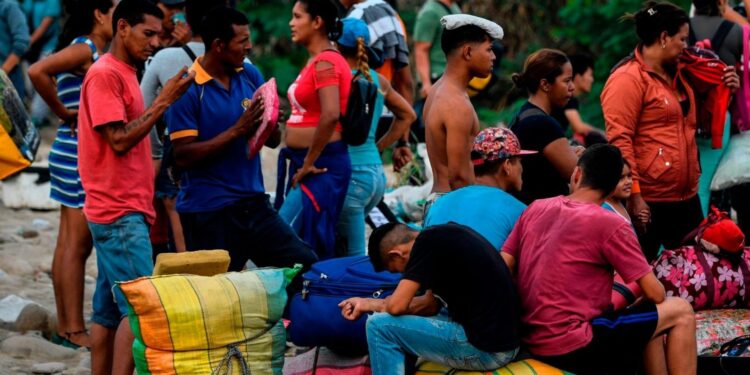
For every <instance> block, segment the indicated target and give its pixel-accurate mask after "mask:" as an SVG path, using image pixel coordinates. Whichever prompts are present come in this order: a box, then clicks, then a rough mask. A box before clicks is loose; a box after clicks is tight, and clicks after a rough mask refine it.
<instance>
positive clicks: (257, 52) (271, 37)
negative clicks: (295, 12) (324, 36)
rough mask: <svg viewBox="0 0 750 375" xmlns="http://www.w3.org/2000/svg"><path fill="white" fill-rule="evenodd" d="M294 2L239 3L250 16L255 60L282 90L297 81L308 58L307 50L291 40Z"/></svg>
mask: <svg viewBox="0 0 750 375" xmlns="http://www.w3.org/2000/svg"><path fill="white" fill-rule="evenodd" d="M292 6H294V1H289V0H241V1H239V2H238V4H237V9H239V10H240V11H242V12H243V13H245V15H247V17H248V19H249V20H250V33H251V35H252V38H253V53H252V56H251V60H252V61H253V64H255V65H257V66H258V68H259V69H260V71H261V72H263V76H264V77H266V79H268V78H270V77H276V81H277V83H278V86H279V91H281V92H286V88H287V87H289V85H291V84H292V82H294V79H295V78H296V77H297V74H298V73H299V71H300V69H301V68H302V66H304V64H305V61H306V59H307V52H306V51H305V50H303V49H302V48H300V47H298V46H295V45H293V44H292V41H291V34H290V32H289V19H290V18H291V17H292Z"/></svg>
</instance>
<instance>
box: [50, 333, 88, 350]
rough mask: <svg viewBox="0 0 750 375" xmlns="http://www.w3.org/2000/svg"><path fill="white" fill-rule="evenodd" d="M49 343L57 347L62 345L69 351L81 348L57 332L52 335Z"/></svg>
mask: <svg viewBox="0 0 750 375" xmlns="http://www.w3.org/2000/svg"><path fill="white" fill-rule="evenodd" d="M49 341H50V342H51V343H53V344H55V345H60V346H63V347H66V348H69V349H78V348H80V347H81V346H80V345H77V344H75V343H73V342H72V341H70V340H68V339H66V338H65V337H63V336H60V334H59V333H57V332H55V333H53V334H52V337H50V339H49Z"/></svg>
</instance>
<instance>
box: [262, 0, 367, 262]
mask: <svg viewBox="0 0 750 375" xmlns="http://www.w3.org/2000/svg"><path fill="white" fill-rule="evenodd" d="M289 27H290V28H291V31H292V41H293V42H294V43H297V44H299V45H302V46H303V47H305V49H307V51H308V53H309V55H310V59H309V60H308V63H307V65H306V66H305V67H304V68H303V69H302V72H300V74H299V76H297V79H296V80H295V81H294V83H293V84H292V85H291V86H290V87H289V90H288V92H287V95H288V97H289V102H290V103H291V106H292V114H291V116H290V117H289V120H288V121H287V129H286V135H285V139H284V141H285V143H286V146H287V147H286V148H284V149H283V150H282V151H281V153H280V155H279V183H278V185H277V195H276V202H275V206H276V207H277V208H279V207H280V210H279V214H280V215H281V217H282V218H284V220H286V222H287V223H289V224H290V225H291V226H292V228H294V229H295V231H296V232H297V234H299V236H300V237H301V238H302V239H303V240H305V241H306V242H307V243H308V244H310V246H312V247H313V249H315V251H316V252H317V254H318V257H319V258H320V259H326V258H331V257H333V256H334V246H335V242H336V239H335V226H336V223H337V222H338V219H339V214H340V212H341V207H342V206H343V203H344V198H345V196H346V191H347V188H348V186H349V180H350V178H351V162H350V159H349V153H348V151H347V145H346V143H344V141H343V140H342V137H341V131H342V127H341V123H340V122H339V118H340V117H341V114H342V113H343V112H344V111H345V110H346V105H347V103H348V99H349V90H350V88H351V80H352V73H351V69H350V68H349V64H347V62H346V60H345V59H344V57H343V56H342V55H341V54H340V53H339V52H338V51H337V50H336V48H335V46H334V44H333V42H335V41H336V40H337V39H338V38H339V36H340V35H341V29H342V24H341V20H340V19H339V15H338V8H337V6H336V5H335V4H334V3H333V1H332V0H300V1H297V2H296V3H295V4H294V8H293V9H292V20H291V21H290V22H289ZM286 159H289V161H290V166H289V174H288V177H289V179H288V180H289V181H288V183H284V179H285V178H286V177H287V176H286V174H287V173H286V170H287V168H286ZM285 191H286V197H284V192H285Z"/></svg>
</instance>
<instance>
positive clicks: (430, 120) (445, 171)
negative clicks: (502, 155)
mask: <svg viewBox="0 0 750 375" xmlns="http://www.w3.org/2000/svg"><path fill="white" fill-rule="evenodd" d="M440 22H441V23H442V25H443V29H444V31H443V35H442V40H441V44H442V48H443V52H444V53H445V56H446V58H447V60H448V62H447V65H446V67H445V73H444V74H443V76H442V77H441V78H440V79H439V80H438V81H437V82H435V84H434V85H433V86H432V90H431V91H430V96H428V97H427V102H426V103H425V107H424V121H425V128H426V134H425V136H426V141H427V155H428V156H429V158H430V163H431V164H432V173H433V176H434V178H435V180H434V183H433V185H432V193H431V194H430V196H429V197H428V199H427V203H426V204H425V214H427V210H428V209H429V207H430V205H431V204H432V203H433V202H435V200H436V199H437V198H439V197H440V196H441V195H443V194H445V193H448V192H450V191H451V190H455V189H458V188H461V187H464V186H466V185H471V184H472V183H474V167H473V165H472V163H471V147H472V144H473V142H474V137H475V136H476V135H477V133H479V119H478V117H477V114H476V112H475V111H474V107H473V106H472V105H471V101H470V100H469V96H468V95H467V94H466V89H467V87H468V85H469V81H470V80H471V79H472V78H474V77H482V78H484V77H487V76H488V75H489V74H490V73H491V72H492V65H493V63H494V61H495V54H494V53H493V52H492V41H493V40H495V39H502V37H503V29H502V28H501V27H500V26H498V25H497V24H496V23H494V22H491V21H488V20H486V19H483V18H479V17H475V16H470V15H465V14H456V15H449V16H445V17H443V18H442V19H441V20H440Z"/></svg>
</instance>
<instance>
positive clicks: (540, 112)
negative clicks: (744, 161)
mask: <svg viewBox="0 0 750 375" xmlns="http://www.w3.org/2000/svg"><path fill="white" fill-rule="evenodd" d="M48 3H49V4H48ZM693 3H694V4H695V8H696V15H695V16H694V17H693V18H690V17H689V16H688V14H687V12H686V11H685V10H683V9H681V8H679V7H677V6H675V5H673V4H671V3H656V2H649V3H647V4H646V5H645V6H644V8H643V9H641V10H639V11H637V12H636V13H634V14H633V15H631V16H630V18H631V19H632V21H633V22H634V24H635V33H636V34H637V37H638V39H639V43H638V45H637V46H635V49H634V50H633V53H632V54H630V55H629V56H627V57H625V58H624V59H623V60H622V61H621V62H620V63H618V64H617V66H615V67H614V68H613V69H612V72H611V74H610V75H609V77H608V79H607V82H606V84H605V87H604V90H603V92H602V94H601V102H602V110H603V114H604V125H605V129H604V130H599V129H597V128H596V127H595V126H593V125H591V124H588V123H586V122H585V121H584V120H583V119H582V116H581V113H579V110H580V109H579V106H578V101H577V99H576V97H578V96H580V95H586V94H587V93H589V92H590V91H591V87H592V83H593V68H594V59H592V58H591V57H590V56H586V55H571V56H568V55H566V54H565V53H564V52H562V51H559V50H556V49H549V48H544V49H540V50H538V51H536V52H534V53H532V54H530V55H529V56H528V57H527V59H526V61H525V63H524V65H523V70H522V71H521V72H518V73H515V74H513V75H512V81H513V83H514V84H515V86H516V87H517V88H518V89H519V90H522V91H525V92H526V93H527V94H528V100H527V101H526V102H525V103H524V104H523V105H522V106H521V107H520V111H519V112H518V114H517V115H516V116H515V118H514V120H513V121H512V122H511V123H510V124H508V126H507V127H506V126H492V127H488V128H485V129H483V130H482V126H481V125H480V121H479V118H478V116H477V113H476V111H475V109H474V106H473V105H472V102H471V99H470V97H469V95H468V94H467V90H468V89H469V88H470V86H471V83H472V82H475V81H476V80H485V79H488V77H489V76H490V75H491V74H492V71H493V68H494V67H495V60H496V59H497V56H496V55H495V48H494V46H493V45H494V43H495V42H496V41H498V40H500V39H502V38H503V36H504V33H505V32H512V30H503V29H502V27H501V26H500V25H498V24H497V23H495V22H493V21H491V20H488V19H483V18H479V17H476V16H472V15H467V14H461V9H460V7H459V4H458V3H456V2H455V1H452V0H428V1H426V2H425V4H424V6H423V7H422V9H421V10H420V12H419V14H418V16H417V19H416V24H415V25H414V35H413V42H414V48H413V57H410V55H411V51H410V48H409V44H408V37H407V33H406V27H405V25H404V22H403V21H402V20H401V18H400V17H399V14H398V12H397V11H396V10H395V9H394V8H393V7H392V6H391V5H390V4H389V3H388V2H386V1H384V0H364V1H358V0H346V1H343V0H342V1H340V2H339V1H334V0H298V1H297V2H296V3H295V4H294V7H293V9H292V12H291V14H290V15H289V18H290V21H289V28H290V30H291V41H292V42H293V43H295V44H296V45H298V46H300V47H301V48H303V49H304V50H306V51H307V53H308V60H307V63H306V64H305V65H304V66H303V67H300V71H299V75H298V76H297V77H296V79H295V80H294V82H293V83H292V84H291V85H290V86H289V87H288V88H286V87H282V88H281V91H285V92H286V93H287V99H288V101H289V106H290V108H289V111H284V110H282V111H281V112H282V115H281V117H282V118H283V117H286V116H285V115H286V113H284V112H288V119H286V120H285V121H283V122H284V123H285V124H284V125H283V126H281V127H279V128H276V129H275V130H274V131H273V132H272V133H271V135H270V136H269V137H268V139H267V140H266V141H265V146H267V147H271V148H276V147H279V146H280V145H282V144H283V148H282V149H281V150H280V154H279V159H278V171H277V179H278V181H277V191H276V194H275V195H274V199H273V201H272V200H271V199H270V197H269V195H268V194H266V189H265V187H264V178H265V179H268V178H270V176H264V175H263V171H262V168H261V156H260V154H258V155H250V157H249V156H248V139H249V138H250V137H252V136H253V135H254V134H255V133H256V132H257V131H258V130H259V127H260V126H261V123H262V122H263V113H264V111H265V110H266V103H264V100H263V98H262V97H259V98H258V99H255V100H253V99H251V98H253V97H254V94H255V92H256V91H257V90H258V89H259V88H260V87H261V86H262V85H263V84H264V83H265V82H266V80H267V79H269V78H271V77H264V76H263V74H262V73H261V71H260V70H259V69H258V68H257V67H256V66H255V65H254V64H252V62H251V61H250V60H249V52H250V50H251V49H252V47H253V42H252V38H251V34H252V30H251V28H250V25H249V21H248V18H247V16H246V15H245V14H243V13H242V12H240V11H238V10H236V9H234V8H233V7H231V6H229V4H227V2H226V1H220V0H156V1H150V0H121V1H117V0H69V1H65V2H64V4H65V7H64V9H61V7H60V2H59V1H41V0H26V1H24V4H23V7H22V8H23V10H22V9H21V7H19V6H18V5H17V4H16V3H15V2H13V1H11V0H0V20H3V21H2V22H0V27H2V30H0V58H2V59H3V70H4V71H5V72H6V73H7V74H8V75H9V77H10V78H11V80H12V81H13V82H14V84H15V85H16V88H17V91H18V92H19V94H20V95H21V96H26V93H25V90H24V87H25V84H24V82H23V81H24V80H25V77H24V75H23V73H22V69H21V68H20V65H19V64H20V62H21V60H22V58H25V59H27V60H29V61H31V62H33V64H32V65H31V66H30V67H29V68H28V73H27V75H28V78H29V79H30V81H31V82H32V83H33V87H34V90H33V91H34V93H33V94H32V95H30V97H31V98H32V99H31V111H32V114H33V116H32V118H34V119H35V121H42V120H41V119H43V118H47V117H49V115H47V114H45V112H44V111H45V108H47V109H46V110H47V111H51V113H52V114H53V115H54V116H56V117H57V118H58V119H59V120H60V125H59V126H58V127H57V135H56V138H55V141H54V144H53V145H52V150H51V152H50V156H49V165H50V175H51V186H52V188H51V197H52V198H53V199H55V200H56V201H58V202H60V203H61V213H60V216H61V219H60V230H59V236H58V240H57V245H56V248H55V253H54V261H53V265H52V276H53V285H54V290H55V296H56V303H57V316H58V321H59V324H58V335H59V336H60V337H61V338H62V340H63V341H65V342H66V343H67V344H69V345H76V346H84V347H89V348H90V349H91V353H92V371H93V373H95V374H110V373H113V374H131V373H132V371H133V366H134V364H133V356H132V353H131V350H132V349H131V347H132V342H133V333H132V332H131V331H130V326H129V324H128V323H127V320H126V318H125V317H126V313H127V302H126V301H125V299H124V296H123V295H122V294H121V293H120V292H119V291H117V289H115V290H116V292H115V294H114V296H113V294H112V292H111V290H112V287H113V286H114V285H115V283H117V282H119V281H125V280H132V279H136V278H138V277H142V276H148V275H151V273H152V272H153V268H154V258H155V256H156V254H158V253H160V252H165V251H171V252H184V251H194V250H202V249H224V250H226V251H228V253H229V256H230V265H229V270H230V271H241V270H243V269H245V268H246V267H247V264H248V262H251V263H252V264H253V265H255V266H259V267H293V266H294V265H295V264H301V265H302V266H303V268H304V269H308V268H309V267H310V266H311V265H312V264H313V263H315V262H316V261H318V260H324V259H329V258H333V257H339V256H365V255H367V256H369V259H370V260H371V262H372V264H373V267H374V269H375V270H376V271H390V272H398V273H402V280H401V282H400V283H399V284H398V287H397V288H396V290H395V292H394V294H393V295H392V296H391V297H388V298H386V299H366V298H351V299H346V300H344V301H341V304H340V307H341V312H342V315H343V316H344V317H345V318H347V319H357V318H359V317H360V316H362V315H363V314H370V313H373V314H372V315H371V316H370V317H369V319H368V322H367V341H368V344H369V351H370V363H371V365H372V370H373V373H374V374H399V373H404V372H405V371H406V367H407V362H408V358H411V357H413V356H419V357H423V358H426V359H428V360H431V361H435V362H440V363H443V364H446V365H449V366H451V367H454V368H459V369H470V370H493V369H496V368H499V367H502V366H504V365H506V364H507V363H509V362H510V361H512V360H513V359H514V358H516V356H517V355H518V353H519V351H522V350H524V351H528V352H530V353H531V355H533V356H534V357H536V358H539V359H540V360H542V361H543V362H545V363H549V364H551V365H553V366H556V367H558V368H560V369H563V370H566V371H571V372H574V373H576V374H600V373H618V374H619V373H622V374H632V373H633V372H634V371H636V370H638V369H642V370H645V373H648V374H666V373H669V374H695V373H696V363H697V362H696V339H695V320H694V315H693V310H692V308H691V306H690V304H689V303H687V302H686V301H685V300H683V299H680V298H677V297H667V296H666V294H665V291H664V287H663V286H662V285H661V284H660V282H659V281H658V280H657V279H656V277H655V275H654V273H653V272H652V269H651V266H650V265H649V262H651V261H652V260H653V259H655V257H656V256H657V254H658V252H659V250H660V249H661V248H667V249H670V248H675V247H678V246H680V245H681V244H683V242H684V239H685V237H686V235H688V234H689V233H690V232H691V231H693V230H694V229H695V228H696V227H698V225H699V224H700V223H701V221H702V220H703V217H704V214H705V212H706V209H707V205H708V202H707V200H708V198H707V196H704V195H701V194H699V191H700V190H701V186H704V185H705V186H708V185H706V184H705V183H704V182H703V181H705V180H709V182H710V178H711V175H712V173H713V170H715V168H716V164H718V159H719V158H720V154H718V155H719V156H716V155H714V154H712V152H717V151H716V147H711V140H706V139H703V138H700V137H697V136H696V134H697V133H698V128H699V125H700V124H698V122H699V120H700V119H699V116H698V114H697V113H698V112H699V111H700V108H699V105H698V104H697V100H696V93H695V89H694V88H693V87H692V86H691V82H690V80H689V79H688V78H687V75H686V72H685V64H683V63H682V62H681V60H680V58H681V57H682V55H683V54H684V53H685V52H684V50H685V49H686V48H687V47H688V43H689V41H690V40H691V39H693V40H695V39H697V40H703V39H710V38H712V36H713V35H714V34H715V32H716V30H717V28H721V27H724V28H726V29H727V30H728V31H727V35H726V39H725V40H723V41H722V43H721V45H720V46H714V47H715V49H716V52H717V54H718V55H719V56H720V58H721V59H722V60H723V61H724V62H725V64H726V65H725V66H722V67H721V68H720V69H721V71H720V72H719V76H720V83H719V84H717V86H718V87H721V89H722V90H726V91H727V92H729V93H731V92H734V91H735V90H737V89H738V88H739V87H740V79H739V76H738V74H737V71H736V70H735V68H734V66H735V64H736V63H737V62H738V61H739V60H740V56H741V55H742V49H743V46H742V35H741V34H742V33H741V30H740V27H739V26H738V25H736V24H733V23H726V22H723V21H722V20H723V19H724V17H726V18H731V17H733V16H736V14H735V13H729V12H727V11H726V9H727V4H726V1H725V0H718V1H710V0H695V1H694V2H693ZM63 10H64V11H65V13H67V15H68V16H67V18H66V22H65V23H64V25H63V26H62V28H61V29H60V30H58V28H60V17H61V15H62V14H63ZM730 16H731V17H730ZM26 20H28V24H27V23H26V22H25V21H26ZM722 25H727V26H722ZM29 30H31V32H29ZM690 43H692V42H690ZM744 48H747V46H745V47H744ZM256 57H258V58H262V56H256ZM411 61H413V62H414V65H415V67H414V69H413V70H412V67H411V66H410V64H411ZM413 72H414V73H415V75H416V80H415V79H414V76H413V75H412V73H413ZM354 77H361V79H365V80H367V81H368V82H370V83H372V84H373V85H375V87H376V88H377V95H376V99H375V102H374V103H375V104H374V108H373V112H374V115H373V120H372V124H370V127H369V133H368V134H367V138H366V140H365V142H364V143H363V144H361V145H358V146H351V145H347V141H346V139H345V137H344V135H343V134H344V125H345V124H343V122H342V121H341V118H342V114H343V113H344V112H345V111H346V109H347V106H348V101H349V97H350V93H351V92H352V90H353V88H352V85H353V83H352V82H353V78H354ZM726 104H727V106H728V105H729V103H726ZM724 110H726V108H724ZM415 122H416V123H421V124H422V125H421V126H423V127H424V132H425V135H424V140H425V142H426V147H427V154H428V157H429V161H430V165H431V167H432V171H433V176H434V181H433V185H432V191H431V194H430V195H429V196H428V197H427V198H426V201H425V204H424V212H425V216H424V217H425V219H424V222H423V223H422V224H423V226H424V228H425V229H424V230H422V231H419V230H417V229H416V228H415V227H414V226H410V225H406V224H404V223H399V222H391V223H387V224H384V225H382V226H380V227H378V228H376V229H375V230H374V231H373V232H372V233H371V234H370V236H369V242H368V241H367V236H366V225H365V217H366V216H367V214H368V213H369V212H370V211H371V210H372V209H373V208H374V207H375V206H376V205H377V204H378V203H379V202H380V201H381V200H382V198H383V195H384V193H385V190H386V178H385V172H384V167H383V162H382V158H381V154H382V153H383V151H384V150H385V149H388V148H391V149H392V155H393V159H392V162H393V167H394V169H395V170H398V169H400V168H402V167H403V166H404V165H406V164H408V163H409V162H410V161H411V160H412V158H413V155H412V148H411V145H410V144H409V140H410V137H409V132H410V129H411V127H412V126H413V125H412V124H414V123H415ZM567 128H571V130H572V132H573V133H574V134H575V135H576V137H577V141H573V142H571V140H569V139H568V138H567V137H566V130H567ZM282 130H283V131H282ZM729 133H730V129H729V127H728V126H727V128H726V129H725V130H724V132H723V133H721V134H719V135H718V137H721V136H728V135H729ZM723 143H724V144H723V145H722V147H725V146H726V141H725V142H723ZM699 150H700V152H699ZM719 150H721V147H719ZM703 165H705V166H704V167H703V168H701V167H702V166H703ZM711 168H712V169H711ZM746 191H747V187H746V186H745V185H740V186H737V187H736V188H733V189H732V191H731V197H732V204H733V205H734V208H735V210H736V211H737V213H738V217H739V219H740V222H741V224H742V223H743V222H745V223H746V220H747V218H748V216H747V215H748V214H750V210H748V207H744V206H743V204H745V203H746V200H747V198H746V197H745V192H746ZM706 194H707V193H706ZM159 222H161V223H162V225H163V226H165V227H167V228H168V237H167V239H166V240H159V241H155V240H154V230H153V227H154V226H155V225H157V226H158V225H159V224H158V223H159ZM743 229H744V230H745V231H747V229H748V228H747V227H746V226H744V227H743ZM745 234H747V232H746V233H745ZM92 247H93V248H95V249H96V260H97V266H98V276H97V281H96V291H95V294H94V297H93V314H92V318H91V320H92V323H93V324H92V328H91V330H90V332H89V331H88V330H87V329H86V322H85V321H84V313H83V308H82V306H83V277H84V271H83V270H84V266H85V263H86V261H87V258H88V257H89V256H90V254H91V250H92ZM613 270H614V271H616V272H617V273H618V274H619V275H620V277H622V279H623V280H624V281H625V282H627V283H633V282H635V283H637V285H638V286H639V287H640V289H641V290H642V291H643V296H644V298H643V299H642V301H641V302H640V303H639V304H637V305H634V306H631V307H628V308H626V309H622V310H617V311H612V310H611V309H610V295H611V291H612V285H613V273H612V271H613ZM551 271H554V272H551ZM299 283H300V281H299V280H298V281H297V284H299ZM298 287H299V285H297V286H295V285H293V286H292V289H294V288H298Z"/></svg>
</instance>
